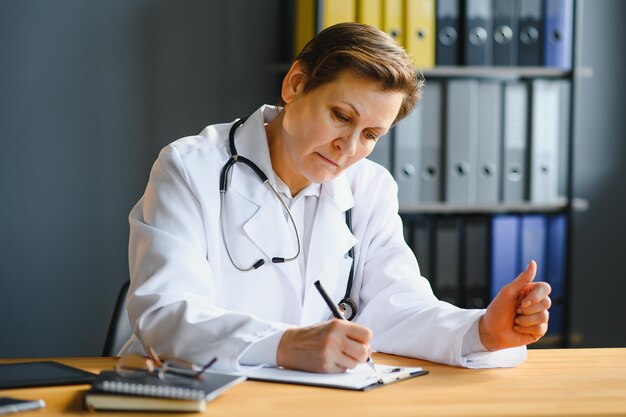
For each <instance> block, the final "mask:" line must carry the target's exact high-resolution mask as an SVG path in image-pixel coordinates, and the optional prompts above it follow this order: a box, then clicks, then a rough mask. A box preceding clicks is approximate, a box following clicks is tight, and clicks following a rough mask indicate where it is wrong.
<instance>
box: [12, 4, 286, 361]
mask: <svg viewBox="0 0 626 417" xmlns="http://www.w3.org/2000/svg"><path fill="white" fill-rule="evenodd" d="M244 9H248V11H247V12H244ZM281 10H282V6H281V1H278V0H264V1H262V2H259V1H255V0H247V1H246V0H229V1H220V0H214V1H200V0H186V1H176V0H133V1H127V0H106V1H105V0H97V1H83V0H56V1H48V0H3V1H1V2H0V149H1V153H0V329H2V330H1V336H0V357H40V356H73V355H99V354H100V352H101V349H102V346H103V343H104V337H105V333H106V329H107V326H108V321H109V318H110V314H111V309H112V307H113V304H114V300H115V296H116V293H117V291H118V289H119V287H120V286H121V284H122V283H123V282H124V281H125V280H126V279H127V276H128V272H127V270H128V266H127V262H128V261H127V259H128V258H127V239H128V222H127V216H128V212H129V211H130V209H131V207H132V206H133V204H134V203H135V202H136V201H137V200H138V199H139V198H140V196H141V194H142V192H143V189H144V187H145V183H146V180H147V178H148V174H149V170H150V166H151V164H152V162H153V161H154V158H155V157H156V155H157V153H158V151H159V149H160V148H161V147H163V146H164V145H165V144H167V143H169V142H171V141H173V140H174V139H176V138H178V137H181V136H185V135H189V134H195V133H197V132H200V131H201V130H202V129H203V127H204V126H206V125H207V124H210V123H216V122H224V121H229V120H232V119H234V118H236V117H240V116H243V115H246V114H248V113H251V112H252V111H253V110H255V109H256V108H257V107H258V106H259V105H260V104H263V103H266V102H270V103H272V102H275V100H276V98H277V95H278V90H277V86H278V75H277V74H276V73H275V72H274V71H272V70H270V69H269V68H268V64H270V63H275V62H277V61H279V60H280V58H281V47H282V43H283V39H282V38H281V36H282V34H281V19H282V15H281Z"/></svg>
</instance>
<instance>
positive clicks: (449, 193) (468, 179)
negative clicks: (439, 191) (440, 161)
mask: <svg viewBox="0 0 626 417" xmlns="http://www.w3.org/2000/svg"><path fill="white" fill-rule="evenodd" d="M477 110H478V81H476V80H453V81H450V82H449V83H448V85H447V94H446V144H445V147H446V201H447V202H449V203H457V204H475V203H476V201H477V194H476V187H477V184H476V175H475V174H474V170H475V169H476V164H477V162H478V158H477V150H478V146H477V134H478V117H477V116H478V111H477Z"/></svg>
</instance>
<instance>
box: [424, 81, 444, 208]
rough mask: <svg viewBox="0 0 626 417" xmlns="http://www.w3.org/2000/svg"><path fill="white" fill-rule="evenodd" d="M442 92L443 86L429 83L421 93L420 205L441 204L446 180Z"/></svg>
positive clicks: (435, 82) (433, 82)
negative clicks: (443, 149) (443, 167)
mask: <svg viewBox="0 0 626 417" xmlns="http://www.w3.org/2000/svg"><path fill="white" fill-rule="evenodd" d="M442 90H443V84H442V83H441V82H438V81H428V82H427V83H426V85H425V86H424V90H423V93H422V94H423V97H422V102H421V104H420V106H421V107H422V131H421V152H420V156H421V160H420V163H419V167H420V175H419V178H418V181H419V185H418V190H419V195H418V199H419V201H421V202H433V201H441V188H442V187H441V186H442V184H441V179H442V178H443V175H442V164H441V161H442V142H443V136H442V131H441V126H442V124H443V119H444V117H443V116H444V114H443V111H442V110H443V106H442V99H443V93H442Z"/></svg>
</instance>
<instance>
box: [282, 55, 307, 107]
mask: <svg viewBox="0 0 626 417" xmlns="http://www.w3.org/2000/svg"><path fill="white" fill-rule="evenodd" d="M305 78H306V77H305V71H304V65H303V64H302V63H301V62H300V61H296V62H294V63H293V64H292V65H291V68H289V71H288V72H287V75H285V78H283V86H282V89H281V92H280V94H281V97H282V99H283V101H284V102H285V104H289V103H291V102H292V101H293V100H294V98H295V97H296V96H297V95H298V94H300V93H301V92H302V90H303V89H304V80H305Z"/></svg>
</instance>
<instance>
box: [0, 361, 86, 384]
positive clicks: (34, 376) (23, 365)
mask: <svg viewBox="0 0 626 417" xmlns="http://www.w3.org/2000/svg"><path fill="white" fill-rule="evenodd" d="M95 377H96V375H95V374H92V373H90V372H87V371H83V370H82V369H78V368H73V367H71V366H67V365H63V364H61V363H57V362H52V361H44V362H20V363H8V364H2V365H0V389H8V388H27V387H44V386H49V385H74V384H90V383H91V382H92V381H93V380H94V378H95Z"/></svg>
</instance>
